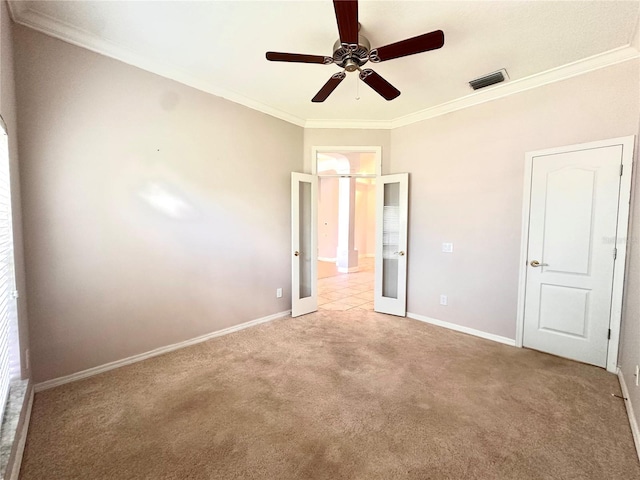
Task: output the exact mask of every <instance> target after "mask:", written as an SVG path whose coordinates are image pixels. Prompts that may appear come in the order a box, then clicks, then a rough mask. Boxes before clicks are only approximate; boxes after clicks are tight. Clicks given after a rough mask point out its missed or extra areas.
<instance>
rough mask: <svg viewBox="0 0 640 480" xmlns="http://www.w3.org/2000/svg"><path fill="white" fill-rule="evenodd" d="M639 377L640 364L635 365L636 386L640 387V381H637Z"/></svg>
mask: <svg viewBox="0 0 640 480" xmlns="http://www.w3.org/2000/svg"><path fill="white" fill-rule="evenodd" d="M639 378H640V365H636V387H640V383H638V381H639Z"/></svg>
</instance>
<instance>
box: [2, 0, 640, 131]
mask: <svg viewBox="0 0 640 480" xmlns="http://www.w3.org/2000/svg"><path fill="white" fill-rule="evenodd" d="M639 5H640V3H639V2H638V1H596V2H589V1H575V2H573V1H552V2H549V1H514V0H511V1H490V2H487V1H465V2H462V1H446V2H435V1H406V0H405V1H374V0H360V2H359V20H360V23H361V24H362V31H361V33H363V34H364V35H365V36H367V37H368V38H369V40H370V41H371V44H372V47H376V46H383V45H386V44H388V43H392V42H396V41H398V40H402V39H405V38H409V37H413V36H415V35H419V34H422V33H426V32H430V31H433V30H437V29H441V30H443V31H444V33H445V45H444V47H443V48H441V49H440V50H435V51H432V52H426V53H422V54H418V55H414V56H410V57H404V58H400V59H396V60H390V61H388V62H383V63H380V64H377V65H370V64H367V66H371V67H372V68H373V69H374V70H376V71H377V72H378V73H379V74H381V75H382V76H383V77H384V78H386V79H387V80H388V81H389V82H391V83H392V84H393V85H395V86H396V87H397V88H398V89H399V90H400V91H401V92H402V95H400V97H398V98H397V99H396V100H393V101H390V102H387V101H386V100H384V99H383V98H382V97H380V96H379V95H378V94H377V93H375V92H374V91H373V90H371V89H370V88H369V87H368V86H367V85H365V84H364V83H362V82H358V81H357V76H356V74H355V73H353V74H348V75H347V78H346V79H345V80H344V81H343V82H342V84H341V85H340V86H339V87H338V89H337V90H336V91H335V92H334V93H333V94H332V95H331V96H330V97H329V99H328V100H327V101H325V102H324V103H321V104H317V103H312V102H311V98H312V97H313V96H314V95H315V93H316V92H317V91H318V90H319V89H320V87H322V85H324V83H325V82H326V81H327V80H328V79H329V77H330V76H331V75H332V74H333V73H335V72H337V71H339V67H337V66H335V65H313V64H312V65H309V64H293V63H280V62H278V63H277V62H268V61H267V60H266V59H265V52H266V51H267V50H273V51H283V52H292V53H309V54H317V55H328V56H330V55H331V54H332V46H333V43H334V41H335V40H336V39H337V36H338V31H337V26H336V20H335V14H334V10H333V4H332V2H331V1H330V0H317V1H237V0H236V1H207V2H190V1H172V2H166V1H165V2H152V1H115V2H107V1H97V2H96V1H52V0H49V1H24V0H23V1H18V2H13V3H12V4H11V7H12V13H13V16H14V19H15V20H16V21H17V22H19V23H23V24H25V25H27V26H30V27H32V28H36V29H38V30H40V31H43V32H45V33H48V34H50V35H53V36H56V37H58V38H62V39H64V40H66V41H69V42H71V43H74V44H77V45H81V46H84V47H86V48H89V49H91V50H94V51H98V52H100V53H103V54H105V55H108V56H111V57H115V58H118V59H120V60H123V61H125V62H127V63H131V64H133V65H137V66H139V67H141V68H144V69H146V70H150V71H153V72H155V73H158V74H161V75H164V76H167V77H169V78H173V79H175V80H178V81H181V82H183V83H186V84H188V85H191V86H194V87H196V88H200V89H202V90H205V91H208V92H211V93H214V94H217V95H221V96H223V97H226V98H229V99H231V100H233V101H236V102H238V103H242V104H244V105H247V106H250V107H252V108H256V109H258V110H261V111H264V112H267V113H269V114H272V115H275V116H278V117H280V118H284V119H286V120H289V121H292V122H294V123H297V124H300V125H307V126H314V125H327V126H328V125H331V124H335V125H343V126H348V125H349V122H351V124H352V125H353V126H366V125H369V126H376V125H377V126H381V127H384V126H385V125H386V126H389V125H392V124H393V122H395V123H396V124H398V122H400V123H403V122H404V123H409V122H410V121H411V119H412V118H415V119H420V118H421V117H425V116H429V115H430V113H429V112H438V111H446V110H447V109H449V110H451V109H456V108H459V106H460V105H462V106H464V105H465V104H468V103H469V102H471V103H473V102H476V103H477V102H478V101H483V100H482V99H488V98H490V97H491V96H492V95H493V96H494V97H495V96H502V95H504V94H507V93H509V92H511V91H517V90H518V89H525V88H531V86H532V85H534V84H535V83H546V82H547V81H550V80H551V81H553V80H554V79H556V80H557V79H560V78H566V77H567V76H571V75H575V74H576V73H581V71H588V70H590V69H593V68H598V67H600V66H604V65H607V64H611V63H616V62H618V61H623V60H626V59H628V58H635V57H637V56H638V51H637V48H634V47H633V46H629V45H630V43H631V41H632V38H633V36H634V32H635V31H636V29H637V25H638V18H639V11H640V9H639ZM636 36H637V33H636ZM585 59H586V60H585ZM576 62H577V63H576ZM502 68H505V69H506V70H507V72H508V74H509V77H510V79H511V80H510V82H509V83H510V84H511V85H508V84H506V83H505V84H502V85H500V86H496V87H491V88H490V89H488V90H491V91H489V92H487V91H482V92H476V93H475V94H473V92H472V90H471V89H470V87H469V86H468V83H467V82H468V81H469V80H471V79H473V78H475V77H478V76H481V75H484V74H487V73H490V72H493V71H496V70H499V69H502ZM542 72H546V73H542ZM541 73H542V74H541ZM358 83H359V85H358ZM358 89H359V96H360V99H359V100H357V99H356V95H357V91H358ZM403 119H404V120H403Z"/></svg>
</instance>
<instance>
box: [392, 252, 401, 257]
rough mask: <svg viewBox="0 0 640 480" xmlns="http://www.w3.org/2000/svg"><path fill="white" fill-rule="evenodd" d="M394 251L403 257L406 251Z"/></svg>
mask: <svg viewBox="0 0 640 480" xmlns="http://www.w3.org/2000/svg"><path fill="white" fill-rule="evenodd" d="M393 253H395V254H397V255H400V256H401V257H404V252H403V251H400V252H393Z"/></svg>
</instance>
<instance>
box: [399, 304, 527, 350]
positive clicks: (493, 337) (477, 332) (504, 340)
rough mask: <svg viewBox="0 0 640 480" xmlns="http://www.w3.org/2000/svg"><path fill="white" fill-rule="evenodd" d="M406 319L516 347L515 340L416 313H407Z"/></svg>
mask: <svg viewBox="0 0 640 480" xmlns="http://www.w3.org/2000/svg"><path fill="white" fill-rule="evenodd" d="M407 317H409V318H412V319H414V320H418V321H419V322H424V323H429V324H431V325H436V326H438V327H444V328H448V329H449V330H454V331H456V332H462V333H466V334H468V335H473V336H474V337H480V338H484V339H486V340H492V341H494V342H498V343H503V344H505V345H509V346H511V347H515V346H516V342H515V340H513V339H511V338H507V337H502V336H500V335H495V334H493V333H488V332H483V331H482V330H476V329H475V328H470V327H464V326H462V325H458V324H456V323H450V322H445V321H443V320H437V319H435V318H430V317H425V316H424V315H418V314H417V313H411V312H407Z"/></svg>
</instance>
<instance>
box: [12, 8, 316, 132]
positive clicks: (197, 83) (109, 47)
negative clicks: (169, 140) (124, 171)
mask: <svg viewBox="0 0 640 480" xmlns="http://www.w3.org/2000/svg"><path fill="white" fill-rule="evenodd" d="M8 3H9V9H10V11H11V16H12V18H13V21H14V22H16V23H19V24H21V25H24V26H25V27H29V28H31V29H33V30H37V31H38V32H41V33H44V34H45V35H48V36H50V37H54V38H57V39H59V40H62V41H64V42H67V43H70V44H72V45H76V46H78V47H81V48H85V49H87V50H90V51H92V52H95V53H98V54H100V55H104V56H106V57H111V58H114V59H116V60H119V61H121V62H124V63H127V64H129V65H132V66H134V67H138V68H140V69H142V70H146V71H148V72H151V73H155V74H156V75H160V76H162V77H165V78H169V79H171V80H175V81H176V82H179V83H182V84H184V85H187V86H189V87H193V88H195V89H197V90H201V91H203V92H206V93H210V94H212V95H216V96H218V97H222V98H224V99H226V100H229V101H231V102H234V103H238V104H240V105H243V106H245V107H248V108H251V109H252V110H257V111H259V112H262V113H265V114H267V115H271V116H272V117H276V118H279V119H281V120H284V121H286V122H289V123H293V124H294V125H298V126H300V127H304V125H305V121H304V120H303V119H302V118H300V117H297V116H295V115H292V114H290V113H287V112H284V111H282V110H279V109H277V108H273V107H270V106H268V105H265V104H263V103H261V102H257V101H255V100H252V99H250V98H247V97H245V96H242V95H240V94H238V93H236V92H232V91H230V90H226V89H223V88H219V87H215V86H213V85H211V84H210V83H209V82H206V81H204V80H202V79H200V78H197V77H195V76H193V75H191V74H189V73H186V72H185V71H183V70H181V69H179V68H175V67H173V66H170V65H166V64H163V63H162V62H160V61H158V60H152V59H148V58H146V57H144V56H143V55H138V54H136V53H133V52H130V51H129V50H127V49H126V48H123V47H122V46H120V45H117V44H115V43H113V42H110V41H108V40H104V39H102V38H99V37H98V36H97V35H95V34H93V33H90V32H87V31H84V30H81V29H79V28H76V27H73V26H71V25H69V24H67V23H65V22H62V21H60V20H58V19H54V18H52V17H50V16H48V15H45V14H42V13H40V12H37V11H34V10H31V9H30V8H29V6H28V4H25V3H24V2H20V1H10V2H8Z"/></svg>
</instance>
